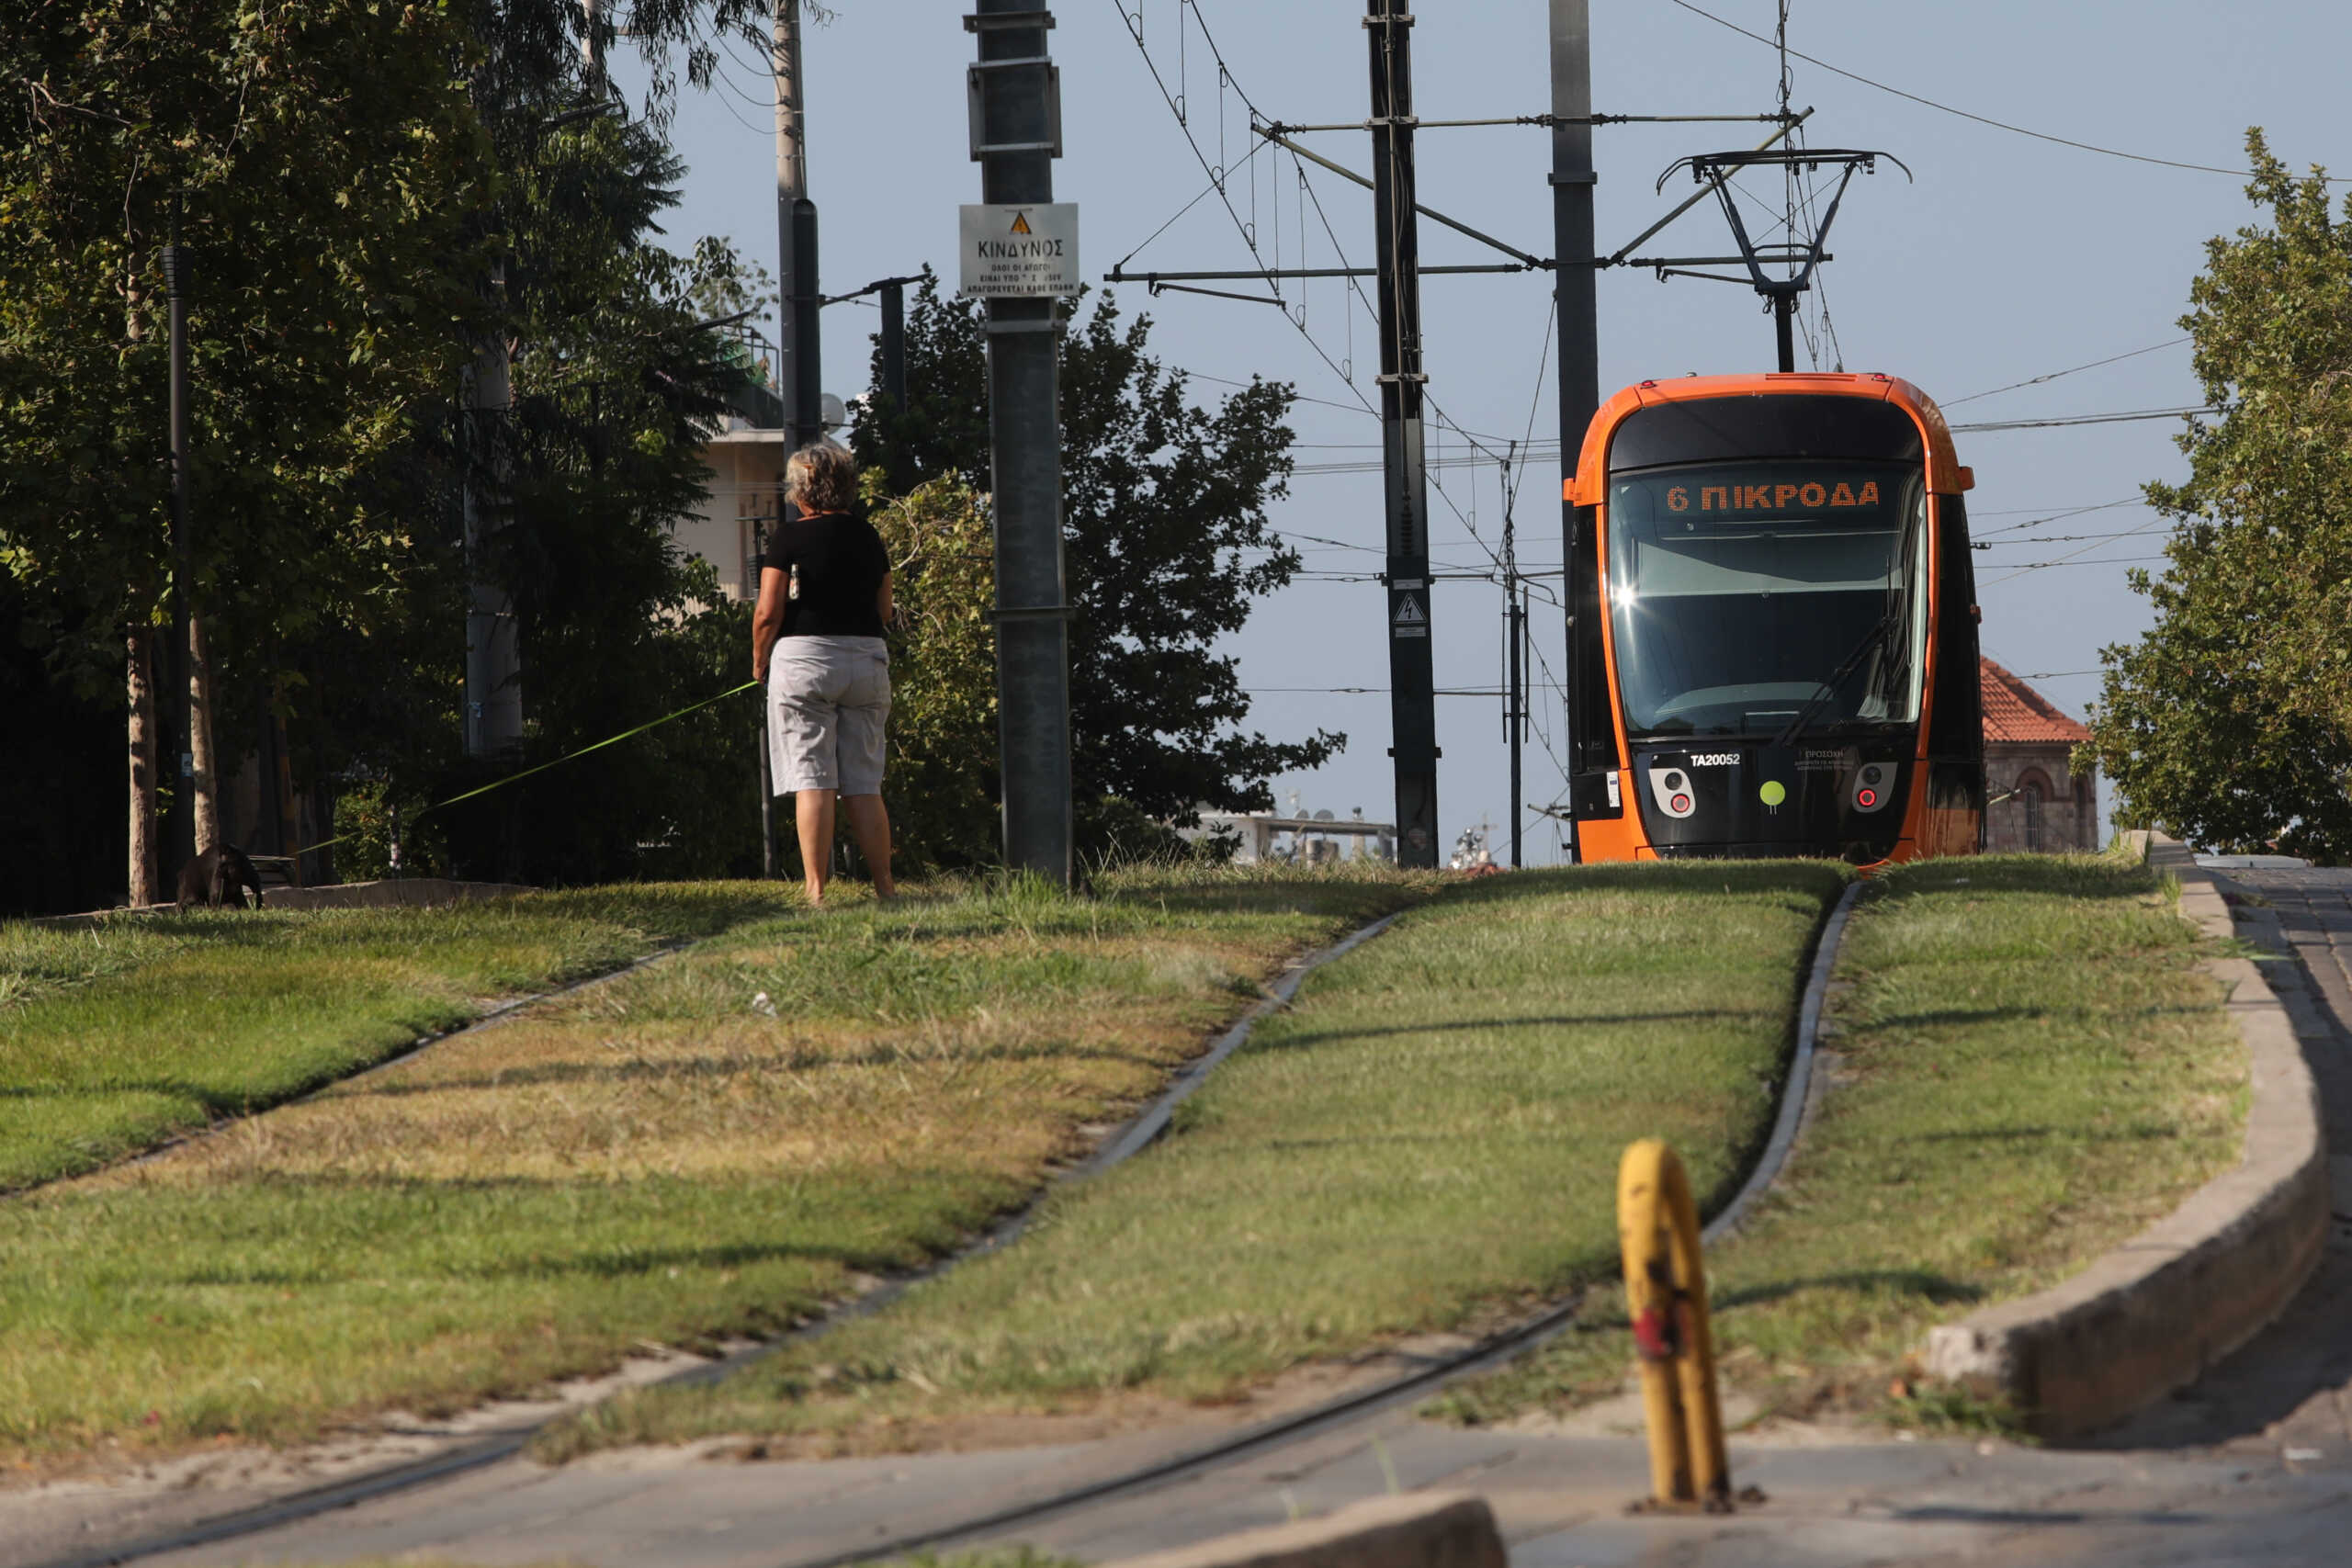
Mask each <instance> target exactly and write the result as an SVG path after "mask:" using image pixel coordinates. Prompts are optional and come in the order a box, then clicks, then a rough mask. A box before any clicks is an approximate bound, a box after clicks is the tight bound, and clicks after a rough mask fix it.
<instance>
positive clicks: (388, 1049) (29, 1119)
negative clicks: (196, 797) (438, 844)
mask: <svg viewBox="0 0 2352 1568" xmlns="http://www.w3.org/2000/svg"><path fill="white" fill-rule="evenodd" d="M785 904H786V895H785V894H784V893H783V892H782V891H781V890H780V889H778V888H777V887H775V886H774V885H772V884H771V885H763V884H758V883H736V884H697V885H693V886H669V887H619V888H605V889H594V890H590V891H585V892H575V893H541V894H531V895H526V896H522V897H514V898H503V899H498V900H495V901H492V902H488V903H478V904H462V905H458V906H457V907H455V908H445V909H322V910H311V911H300V912H287V913H271V912H263V913H258V914H255V913H242V914H241V913H234V912H225V911H224V912H206V913H195V914H188V915H184V916H178V917H174V918H163V917H136V918H124V919H113V920H107V921H105V922H103V923H101V924H99V925H97V926H96V927H95V928H89V929H84V930H78V931H68V930H62V929H58V928H53V927H45V926H39V925H33V924H29V923H27V922H23V921H11V922H8V923H6V924H0V1192H6V1191H9V1190H15V1189H19V1188H24V1187H28V1186H31V1185H34V1184H36V1183H38V1182H42V1181H49V1180H53V1179H57V1178H59V1177H62V1176H71V1175H74V1174H77V1173H79V1172H82V1171H86V1170H91V1169H95V1168H97V1167H98V1166H101V1165H104V1164H106V1163H107V1162H108V1161H110V1160H114V1159H118V1158H119V1157H121V1156H124V1155H126V1154H130V1153H134V1152H136V1151H138V1150H140V1149H143V1148H147V1147H151V1146H152V1145H155V1144H156V1143H159V1142H161V1141H163V1140H164V1139H166V1138H168V1137H170V1136H172V1135H173V1134H178V1133H184V1132H187V1130H189V1129H190V1128H193V1127H201V1126H203V1125H205V1124H206V1123H207V1122H213V1121H216V1120H218V1119H220V1118H221V1117H224V1116H233V1115H238V1114H242V1113H243V1112H245V1111H253V1110H256V1109H259V1108H261V1107H264V1106H268V1105H272V1104H275V1103H277V1101H279V1100H286V1099H288V1098H289V1097H291V1096H294V1095H298V1094H300V1093H302V1092H304V1091H306V1090H308V1089H315V1088H317V1087H318V1086H319V1085H321V1084H322V1083H327V1082H331V1081H333V1080H334V1079H335V1078H338V1077H345V1076H346V1075H348V1074H350V1073H352V1072H354V1071H356V1070H357V1069H359V1068H361V1067H364V1066H368V1065H369V1064H370V1063H373V1062H376V1061H379V1060H381V1059H382V1058H384V1057H386V1056H389V1055H393V1054H395V1053H397V1052H399V1051H400V1050H401V1049H402V1048H404V1047H406V1046H407V1045H409V1044H410V1043H413V1042H414V1041H415V1039H416V1038H417V1037H418V1036H419V1035H421V1034H427V1033H432V1032H436V1031H440V1030H445V1029H449V1028H452V1027H455V1026H456V1025H458V1024H461V1023H464V1022H466V1021H468V1020H469V1019H472V1018H476V1017H479V1016H480V1015H481V1013H482V1012H483V1011H484V1010H486V1009H487V1008H489V1007H490V1006H492V1004H494V1003H496V1002H498V1001H501V1000H503V999H505V998H510V997H513V996H515V994H517V993H527V992H532V991H538V990H544V989H547V988H548V987H554V986H557V985H560V984H562V983H563V982H565V981H568V980H575V979H579V978H582V977H583V976H591V975H594V974H598V973H601V972H603V971H605V970H610V969H616V968H618V967H619V966H621V965H622V964H627V963H628V961H630V960H631V959H634V958H638V957H640V956H642V955H643V954H645V953H649V952H650V951H652V949H653V948H654V947H655V946H656V945H658V944H659V943H661V942H664V941H667V940H671V939H674V938H680V937H694V936H704V935H707V934H708V933H710V932H712V931H718V930H721V929H723V928H724V927H726V926H728V925H729V924H732V923H734V922H735V921H738V920H741V919H748V918H750V917H751V916H752V915H754V914H758V913H763V912H773V911H774V910H775V909H777V908H782V907H784V906H785Z"/></svg>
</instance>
